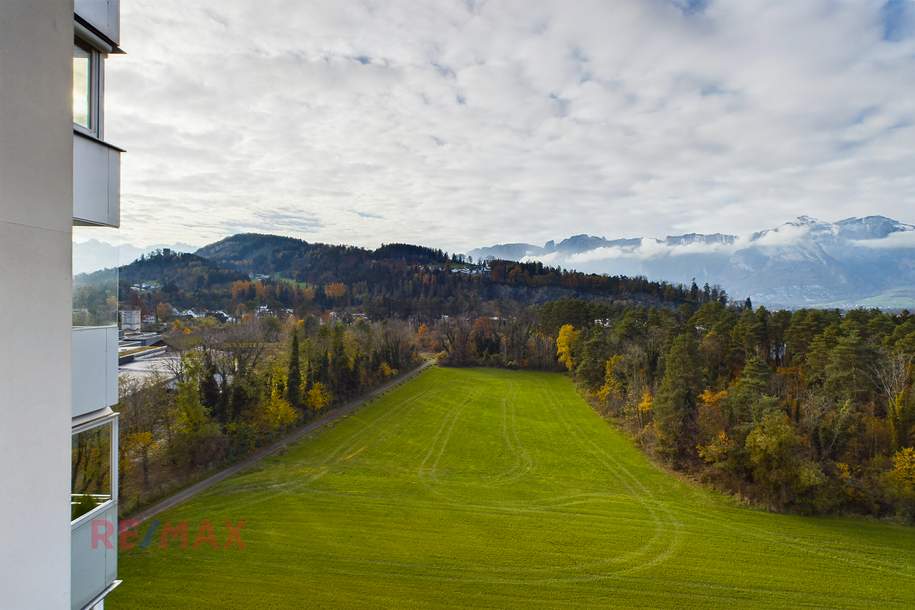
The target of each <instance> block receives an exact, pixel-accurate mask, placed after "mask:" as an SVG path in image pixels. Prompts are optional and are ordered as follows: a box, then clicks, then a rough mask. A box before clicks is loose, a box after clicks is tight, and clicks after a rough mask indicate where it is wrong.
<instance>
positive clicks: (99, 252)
mask: <svg viewBox="0 0 915 610" xmlns="http://www.w3.org/2000/svg"><path fill="white" fill-rule="evenodd" d="M114 235H116V234H115V233H114V232H113V231H112V230H111V229H107V228H103V227H88V226H75V227H73V326H113V325H116V324H117V323H118V263H119V260H118V249H117V247H116V246H113V245H111V244H109V243H107V242H106V241H105V239H106V238H107V239H110V238H111V237H112V236H114Z"/></svg>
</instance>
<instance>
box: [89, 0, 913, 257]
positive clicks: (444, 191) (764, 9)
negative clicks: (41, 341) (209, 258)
mask: <svg viewBox="0 0 915 610" xmlns="http://www.w3.org/2000/svg"><path fill="white" fill-rule="evenodd" d="M121 11H122V37H121V38H122V44H123V46H124V48H125V49H126V50H127V53H128V54H127V55H126V56H116V57H112V58H111V59H110V61H109V62H108V75H107V78H108V80H107V108H108V110H107V112H108V114H107V126H106V136H107V139H109V140H110V141H112V142H113V143H115V144H118V145H121V146H123V147H125V148H127V149H128V154H127V156H126V157H125V158H124V163H123V181H124V183H123V186H124V194H123V199H122V214H123V215H122V237H123V238H124V239H125V240H126V241H130V242H132V243H134V244H137V245H149V244H154V243H174V242H179V241H180V242H187V243H191V244H197V245H202V244H204V243H207V242H210V241H213V240H215V239H218V238H221V237H223V236H225V235H229V234H232V233H237V232H241V231H260V232H270V233H281V234H287V235H293V236H296V237H301V238H304V239H307V240H309V241H327V242H343V243H352V244H359V245H365V246H375V245H378V244H380V243H381V242H391V241H406V242H412V243H422V244H426V245H433V246H438V247H443V248H446V249H448V250H467V249H470V248H472V247H474V246H480V245H486V244H491V243H496V242H508V241H528V242H532V243H542V242H544V241H546V240H548V239H561V238H563V237H566V236H568V235H571V234H575V233H590V234H595V235H605V236H607V237H622V236H642V235H650V236H663V235H666V234H670V233H683V232H689V231H700V232H714V231H722V232H731V233H744V232H748V231H752V230H756V229H760V228H764V227H770V226H773V225H775V224H779V223H781V222H783V221H786V220H789V219H791V218H793V217H795V216H798V215H801V214H809V215H812V216H816V217H820V218H823V219H826V220H837V219H839V218H844V217H847V216H859V215H868V214H884V215H887V216H891V217H894V218H897V219H899V220H902V221H904V222H915V171H913V168H915V2H913V0H890V1H889V2H887V1H885V0H873V1H871V0H849V1H847V2H845V1H840V0H805V1H802V2H798V1H796V0H794V1H788V2H784V3H781V2H773V1H771V0H708V1H703V0H613V1H612V2H610V1H606V0H598V1H594V2H589V1H585V0H576V1H574V2H570V1H569V0H559V1H541V0H537V1H535V0H518V1H508V0H505V1H498V0H489V1H486V0H476V1H475V0H443V1H440V2H431V1H426V0H424V1H422V2H420V1H419V0H416V1H412V2H402V1H396V0H377V1H374V0H372V1H369V0H363V1H345V0H328V1H325V2H311V1H304V0H258V1H257V2H253V1H251V0H210V1H202V0H201V1H195V2H187V1H186V0H125V1H124V2H122V4H121Z"/></svg>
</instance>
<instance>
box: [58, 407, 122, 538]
mask: <svg viewBox="0 0 915 610" xmlns="http://www.w3.org/2000/svg"><path fill="white" fill-rule="evenodd" d="M108 424H111V439H110V440H109V443H108V446H109V451H110V455H109V457H108V459H109V460H111V463H110V467H109V477H110V479H111V498H109V499H108V500H106V501H104V502H102V503H101V504H99V505H98V506H96V507H94V508H93V509H92V510H90V511H89V512H87V513H83V514H82V515H80V516H79V517H77V518H76V519H71V520H70V528H71V529H76V528H77V527H79V526H80V525H82V524H83V523H85V522H87V521H92V520H93V519H95V518H97V517H98V516H99V515H100V514H102V513H104V512H105V511H107V510H108V509H110V508H112V507H114V506H116V505H117V503H118V493H119V491H118V476H119V473H118V458H119V455H118V440H119V432H118V413H117V412H114V411H113V412H111V413H109V414H107V415H105V416H104V417H99V418H97V419H92V420H91V421H88V422H85V423H82V424H77V425H75V426H73V428H72V429H71V430H70V439H71V440H70V442H71V445H72V442H73V437H75V436H76V435H77V434H81V433H83V432H88V431H90V430H94V429H96V428H101V427H102V426H106V425H108ZM70 467H71V468H72V467H73V466H72V453H71V466H70ZM72 494H73V490H72V489H71V490H70V498H71V502H72V498H73V495H72ZM71 506H72V505H71ZM71 510H72V508H71Z"/></svg>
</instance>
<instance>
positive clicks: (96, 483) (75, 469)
mask: <svg viewBox="0 0 915 610" xmlns="http://www.w3.org/2000/svg"><path fill="white" fill-rule="evenodd" d="M113 430H114V425H113V424H112V423H111V422H107V423H105V424H102V425H101V426H97V427H95V428H90V429H88V430H84V431H82V432H77V433H76V434H74V435H73V440H72V461H71V474H70V520H71V521H75V520H76V519H78V518H79V517H81V516H83V515H85V514H86V513H88V512H90V511H91V510H92V509H94V508H95V507H97V506H100V505H102V504H104V503H106V502H108V501H109V500H111V499H112V490H113V482H112V478H111V475H112V467H111V466H112V464H111V459H112V455H111V435H112V433H113Z"/></svg>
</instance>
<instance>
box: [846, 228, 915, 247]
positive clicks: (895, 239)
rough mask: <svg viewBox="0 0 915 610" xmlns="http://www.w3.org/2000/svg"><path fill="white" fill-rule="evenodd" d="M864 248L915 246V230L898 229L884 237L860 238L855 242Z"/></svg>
mask: <svg viewBox="0 0 915 610" xmlns="http://www.w3.org/2000/svg"><path fill="white" fill-rule="evenodd" d="M852 243H854V244H855V245H856V246H861V247H862V248H872V249H878V250H884V249H891V248H915V231H897V232H895V233H890V234H889V235H887V236H886V237H884V238H882V239H859V240H856V241H854V242H852Z"/></svg>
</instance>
